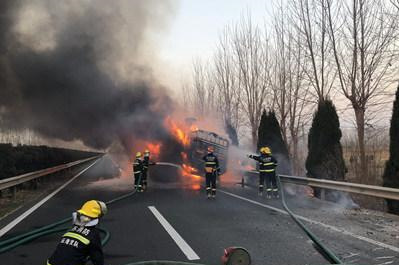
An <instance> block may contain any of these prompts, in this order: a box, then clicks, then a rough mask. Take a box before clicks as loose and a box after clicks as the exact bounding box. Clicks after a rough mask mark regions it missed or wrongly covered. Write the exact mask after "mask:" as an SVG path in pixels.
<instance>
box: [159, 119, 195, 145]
mask: <svg viewBox="0 0 399 265" xmlns="http://www.w3.org/2000/svg"><path fill="white" fill-rule="evenodd" d="M165 125H166V127H167V128H168V129H169V130H170V132H171V133H172V135H173V136H174V137H175V138H176V140H178V141H179V142H180V143H181V144H182V145H183V146H189V145H190V137H189V136H188V131H189V130H187V129H185V128H184V127H183V126H180V127H179V126H178V124H177V123H176V122H174V121H173V120H172V119H171V118H169V117H168V118H166V120H165Z"/></svg>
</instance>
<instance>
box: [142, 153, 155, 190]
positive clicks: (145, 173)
mask: <svg viewBox="0 0 399 265" xmlns="http://www.w3.org/2000/svg"><path fill="white" fill-rule="evenodd" d="M152 165H156V163H155V162H151V161H150V151H149V150H148V149H146V150H145V151H144V159H143V175H142V184H143V190H146V189H147V187H148V183H147V178H148V167H149V166H152Z"/></svg>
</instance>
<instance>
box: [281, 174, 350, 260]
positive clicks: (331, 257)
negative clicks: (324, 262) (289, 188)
mask: <svg viewBox="0 0 399 265" xmlns="http://www.w3.org/2000/svg"><path fill="white" fill-rule="evenodd" d="M276 176H277V182H278V186H279V187H280V191H281V201H282V203H283V207H284V209H285V210H286V211H287V213H288V214H289V215H290V216H291V217H292V219H294V221H295V222H296V223H297V224H298V225H299V227H301V228H302V230H303V231H304V232H305V233H306V234H307V235H308V237H309V238H310V239H311V240H312V241H313V242H314V243H315V244H316V246H317V247H318V248H319V249H320V250H321V251H322V253H323V255H324V256H325V257H326V258H328V259H329V261H330V262H331V264H343V262H342V261H341V260H340V259H339V258H338V257H337V255H336V254H335V253H334V252H332V251H331V250H330V249H329V248H327V247H326V246H325V245H324V244H323V243H322V242H321V240H320V239H319V238H318V237H317V236H316V235H315V234H313V233H312V232H311V231H310V230H309V229H308V228H307V227H306V226H305V225H304V224H303V223H302V222H301V221H300V220H299V219H298V218H297V217H296V215H295V214H294V213H293V212H292V211H291V210H290V209H289V208H288V206H287V203H286V201H285V196H284V190H283V189H282V186H281V181H280V176H279V175H278V174H276Z"/></svg>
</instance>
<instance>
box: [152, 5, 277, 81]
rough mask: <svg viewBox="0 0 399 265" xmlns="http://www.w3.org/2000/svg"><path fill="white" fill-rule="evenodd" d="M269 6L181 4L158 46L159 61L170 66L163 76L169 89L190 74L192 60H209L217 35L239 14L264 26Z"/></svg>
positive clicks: (236, 19)
mask: <svg viewBox="0 0 399 265" xmlns="http://www.w3.org/2000/svg"><path fill="white" fill-rule="evenodd" d="M271 3H272V1H271V0H181V1H180V5H179V7H178V10H177V15H176V17H175V19H174V20H173V22H172V23H171V26H170V30H169V32H167V33H166V34H165V36H164V37H163V38H162V40H163V43H160V44H158V45H159V46H160V47H161V51H160V56H161V59H162V60H163V61H164V63H165V64H166V65H168V66H170V68H169V67H168V70H167V71H166V72H165V74H167V75H168V77H167V78H166V79H171V80H170V81H169V82H170V83H169V84H168V85H179V84H180V81H181V80H182V79H184V78H187V76H188V75H190V74H191V65H192V61H193V59H194V58H196V57H201V58H207V57H209V56H211V55H212V53H213V51H214V50H215V49H214V47H215V44H216V42H217V40H218V34H219V32H221V31H222V30H223V28H224V27H225V26H226V25H228V24H230V23H231V22H236V21H238V20H239V17H240V15H241V14H243V13H245V12H247V11H249V12H250V13H251V15H252V18H253V21H254V22H255V23H260V24H263V23H264V20H265V18H266V17H267V14H268V12H270V9H271ZM163 79H165V78H163ZM166 79H165V80H166ZM166 82H168V80H166Z"/></svg>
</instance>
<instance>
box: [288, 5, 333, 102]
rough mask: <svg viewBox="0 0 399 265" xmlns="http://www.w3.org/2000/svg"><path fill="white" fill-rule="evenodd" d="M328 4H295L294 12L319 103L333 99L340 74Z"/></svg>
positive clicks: (306, 68) (309, 75) (294, 20)
mask: <svg viewBox="0 0 399 265" xmlns="http://www.w3.org/2000/svg"><path fill="white" fill-rule="evenodd" d="M326 1H327V0H292V1H291V2H290V7H291V8H290V11H291V12H292V19H293V24H294V25H295V26H296V28H297V31H298V32H299V34H300V38H301V39H300V40H299V41H298V44H299V45H300V47H301V48H302V50H303V52H304V56H305V58H306V61H307V62H308V63H306V64H304V67H305V69H304V70H305V74H306V76H307V79H308V81H309V83H310V84H311V86H312V87H313V91H314V92H315V94H314V96H315V97H317V99H318V101H322V100H324V99H325V98H326V97H328V96H329V94H330V91H331V89H332V86H333V84H334V80H335V78H336V71H335V68H334V65H333V63H332V60H331V58H332V52H331V42H330V39H329V37H328V34H327V33H328V24H327V21H328V20H327V13H326V8H325V6H326Z"/></svg>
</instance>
